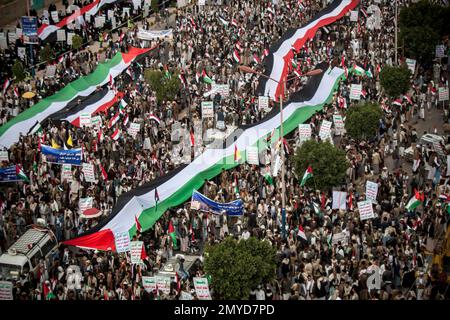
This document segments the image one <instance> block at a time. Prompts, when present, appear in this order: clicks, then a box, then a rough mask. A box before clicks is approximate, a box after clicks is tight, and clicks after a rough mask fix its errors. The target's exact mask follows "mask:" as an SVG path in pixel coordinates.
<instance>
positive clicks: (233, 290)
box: [204, 237, 276, 300]
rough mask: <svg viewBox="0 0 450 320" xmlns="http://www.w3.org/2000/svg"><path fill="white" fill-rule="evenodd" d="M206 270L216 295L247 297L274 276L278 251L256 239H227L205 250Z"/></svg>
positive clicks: (221, 297)
mask: <svg viewBox="0 0 450 320" xmlns="http://www.w3.org/2000/svg"><path fill="white" fill-rule="evenodd" d="M204 266H205V271H206V273H207V274H209V275H211V285H212V288H213V289H214V294H215V298H217V299H226V300H246V299H248V298H249V293H250V290H251V289H252V288H254V287H255V286H256V285H258V284H261V283H263V282H269V281H272V280H273V279H274V278H275V269H276V250H275V248H274V247H272V246H271V245H270V243H268V242H266V241H261V240H258V239H256V238H253V237H251V238H249V239H247V240H243V239H241V240H240V241H237V240H236V239H234V238H232V237H228V238H226V239H225V240H224V241H222V242H221V243H219V244H215V245H212V246H207V247H206V249H205V263H204Z"/></svg>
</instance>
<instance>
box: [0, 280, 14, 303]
mask: <svg viewBox="0 0 450 320" xmlns="http://www.w3.org/2000/svg"><path fill="white" fill-rule="evenodd" d="M12 289H13V284H12V282H11V281H0V300H14V299H13V292H12Z"/></svg>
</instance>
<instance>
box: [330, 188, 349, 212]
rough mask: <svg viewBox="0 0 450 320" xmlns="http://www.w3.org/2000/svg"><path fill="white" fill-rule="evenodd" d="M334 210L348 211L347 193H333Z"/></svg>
mask: <svg viewBox="0 0 450 320" xmlns="http://www.w3.org/2000/svg"><path fill="white" fill-rule="evenodd" d="M331 208H332V209H341V210H347V192H342V191H333V204H332V207H331Z"/></svg>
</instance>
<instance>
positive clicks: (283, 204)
mask: <svg viewBox="0 0 450 320" xmlns="http://www.w3.org/2000/svg"><path fill="white" fill-rule="evenodd" d="M285 84H286V82H285V81H284V80H283V85H285ZM283 94H284V92H283V93H282V94H280V139H281V140H280V141H281V146H280V152H281V238H282V239H286V181H285V175H286V167H285V158H286V157H285V155H284V144H283V142H284V141H283V139H284V138H283V137H284V132H283Z"/></svg>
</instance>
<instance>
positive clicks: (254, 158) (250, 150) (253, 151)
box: [246, 147, 259, 165]
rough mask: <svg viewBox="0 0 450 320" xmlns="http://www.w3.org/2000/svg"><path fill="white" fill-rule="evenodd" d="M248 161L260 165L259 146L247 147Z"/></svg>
mask: <svg viewBox="0 0 450 320" xmlns="http://www.w3.org/2000/svg"><path fill="white" fill-rule="evenodd" d="M246 152H247V163H248V164H256V165H259V156H258V147H247V150H246Z"/></svg>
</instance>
